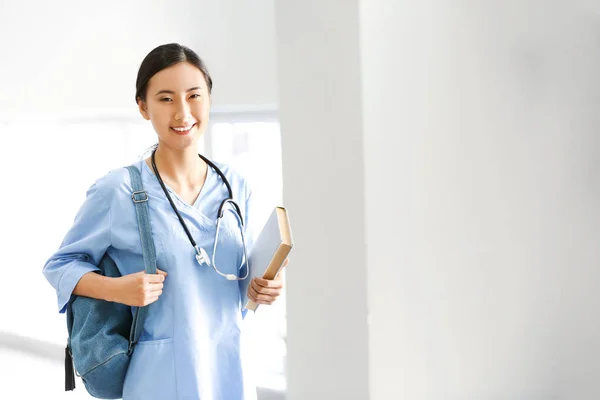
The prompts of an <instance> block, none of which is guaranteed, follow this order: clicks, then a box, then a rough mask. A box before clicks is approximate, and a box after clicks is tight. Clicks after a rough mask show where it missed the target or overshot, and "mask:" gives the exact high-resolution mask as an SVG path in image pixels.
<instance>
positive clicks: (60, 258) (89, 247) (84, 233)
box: [43, 182, 111, 313]
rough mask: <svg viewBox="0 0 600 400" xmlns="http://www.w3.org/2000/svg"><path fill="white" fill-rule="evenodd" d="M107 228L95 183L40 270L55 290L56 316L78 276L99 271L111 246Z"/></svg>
mask: <svg viewBox="0 0 600 400" xmlns="http://www.w3.org/2000/svg"><path fill="white" fill-rule="evenodd" d="M110 227H111V215H110V203H109V202H107V201H106V199H105V196H103V195H102V193H101V190H100V188H99V185H98V183H97V182H96V183H94V184H93V185H92V186H91V187H90V189H89V190H88V191H87V194H86V200H85V202H84V203H83V205H82V206H81V208H80V209H79V211H78V213H77V216H76V217H75V221H74V223H73V225H72V226H71V228H70V229H69V231H68V232H67V234H66V236H65V237H64V239H63V242H62V243H61V245H60V247H59V249H58V251H57V252H56V253H55V254H53V255H52V256H51V257H50V258H49V259H48V261H47V262H46V264H45V265H44V268H43V273H44V276H45V277H46V279H47V280H48V282H50V284H51V285H52V286H53V287H54V289H55V290H56V294H57V297H58V310H59V312H60V313H64V312H65V311H66V306H67V303H68V302H69V299H70V298H71V295H72V293H73V289H75V286H76V285H77V283H78V282H79V280H80V279H81V277H82V276H83V275H85V274H87V273H88V272H93V271H99V268H98V267H97V265H98V264H99V263H100V260H101V259H102V256H103V255H104V253H106V250H107V249H108V247H109V246H110V244H111V239H110Z"/></svg>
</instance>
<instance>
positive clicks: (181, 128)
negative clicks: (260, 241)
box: [44, 44, 283, 400]
mask: <svg viewBox="0 0 600 400" xmlns="http://www.w3.org/2000/svg"><path fill="white" fill-rule="evenodd" d="M136 89H137V91H136V102H137V104H138V107H139V111H140V113H141V115H142V116H143V117H144V118H145V119H146V120H149V121H151V123H152V126H153V127H154V130H155V131H156V134H157V135H158V145H157V146H156V148H155V149H154V150H153V152H152V155H151V156H150V157H148V159H146V160H142V161H139V162H138V163H137V164H136V166H137V168H138V169H139V170H140V171H141V174H142V182H143V185H144V188H145V190H146V192H147V194H148V198H149V201H148V203H147V204H148V207H149V215H150V221H151V227H152V234H153V237H154V244H155V247H156V253H157V265H158V267H159V271H158V274H156V275H150V274H145V272H144V271H143V270H144V264H143V259H142V252H141V247H140V237H139V230H138V225H137V217H136V213H135V209H134V204H133V201H132V198H131V193H132V189H131V181H130V177H129V173H128V171H127V170H126V169H125V168H120V169H117V170H114V171H111V172H110V173H109V174H107V175H106V176H104V177H102V178H100V179H98V180H97V181H96V182H95V183H94V184H93V185H92V186H91V188H90V189H89V190H88V193H87V198H86V200H85V202H84V204H83V206H82V207H81V209H80V210H79V212H78V214H77V217H76V219H75V222H74V224H73V226H72V227H71V229H70V230H69V231H68V233H67V235H66V237H65V238H64V241H63V243H62V244H61V246H60V248H59V250H58V251H57V252H56V253H55V254H54V255H53V256H52V257H50V259H49V260H48V262H47V263H46V265H45V266H44V275H45V276H46V278H47V279H48V281H49V282H50V283H51V284H52V286H53V287H54V288H55V289H56V291H57V296H58V308H59V310H60V312H64V311H65V309H66V305H67V303H68V301H69V299H70V298H71V295H73V294H74V295H79V296H87V297H92V298H97V299H103V300H107V301H113V302H118V303H123V304H127V305H130V306H145V305H149V312H148V317H147V319H146V321H145V325H144V332H143V333H142V337H141V339H140V342H139V343H138V345H137V346H136V348H135V351H134V353H133V356H132V360H131V364H130V366H129V370H128V373H127V377H126V380H125V386H124V389H123V398H124V399H126V400H129V399H145V400H150V399H161V400H167V399H169V400H170V399H202V400H216V399H226V400H236V399H249V398H255V397H256V391H255V388H254V387H253V385H252V382H250V381H249V379H248V377H247V376H246V374H245V372H244V370H245V368H244V367H243V364H244V363H243V357H242V354H241V351H240V339H241V329H240V328H241V322H242V319H243V310H242V308H243V303H244V302H243V299H244V298H245V293H244V292H245V288H246V287H248V286H249V291H248V293H249V296H250V298H251V299H252V300H254V301H256V302H257V303H259V304H271V303H272V302H273V301H274V300H275V299H277V297H278V296H279V295H280V293H281V290H282V286H283V285H282V281H281V279H279V278H277V279H275V280H273V281H266V280H260V279H258V280H254V281H253V282H251V283H249V284H248V282H247V280H246V282H245V281H244V279H243V278H244V276H245V275H246V268H247V267H246V265H245V263H244V259H245V258H244V242H245V246H246V249H247V252H250V248H251V246H252V236H253V233H254V234H256V232H254V231H253V228H252V227H253V226H256V225H257V224H258V225H260V222H258V223H257V221H256V220H255V219H254V215H253V212H252V210H253V208H252V201H253V195H252V191H251V190H250V188H249V187H248V185H247V184H246V181H245V180H244V179H243V178H242V177H241V176H240V175H238V174H236V173H235V172H234V171H232V170H231V169H230V168H228V167H227V166H226V165H222V164H217V165H214V166H213V165H209V163H208V160H206V159H204V158H203V157H201V156H200V155H199V154H198V153H197V143H198V140H199V139H200V137H201V136H202V135H203V134H204V131H205V130H206V127H207V124H208V119H209V110H210V103H211V90H212V79H211V77H210V74H209V73H208V70H207V68H206V67H205V65H204V63H203V62H202V60H201V59H200V58H199V57H198V55H197V54H196V53H194V52H193V51H192V50H190V49H188V48H187V47H184V46H181V45H179V44H167V45H163V46H159V47H157V48H155V49H154V50H152V51H151V52H150V53H149V54H148V55H147V56H146V58H145V59H144V60H143V62H142V64H141V66H140V69H139V72H138V76H137V82H136ZM219 171H222V173H223V175H224V177H225V178H226V179H223V177H222V176H220V174H219ZM226 181H227V182H228V184H229V186H230V189H231V195H232V196H233V200H234V201H235V203H236V204H237V205H238V206H239V208H240V212H241V215H242V217H243V222H244V225H243V228H242V225H241V224H240V221H239V218H238V216H237V214H236V213H235V210H234V206H232V205H231V204H227V205H226V206H225V213H224V217H223V219H222V221H221V224H220V227H219V233H218V240H217V244H216V247H214V246H213V245H214V241H215V237H216V228H217V227H216V219H217V214H218V209H219V206H220V205H221V203H222V201H223V200H224V199H226V198H228V197H229V196H230V191H229V188H228V186H227V184H226V183H225V182H226ZM178 214H179V215H178ZM180 217H181V220H180ZM186 228H187V229H186ZM242 229H243V233H244V234H245V235H244V236H245V240H243V238H242V234H241V233H242V232H241V231H242ZM194 243H195V246H194ZM213 248H215V249H216V252H213ZM106 252H108V254H109V255H110V256H111V258H112V259H113V260H114V261H115V262H116V264H117V266H118V268H119V271H120V272H121V274H122V276H121V277H118V278H109V277H104V276H102V275H100V274H97V273H95V272H96V271H98V267H97V265H98V263H99V262H100V260H101V258H102V256H103V255H104V254H105V253H106ZM213 261H214V262H213ZM140 271H141V272H140Z"/></svg>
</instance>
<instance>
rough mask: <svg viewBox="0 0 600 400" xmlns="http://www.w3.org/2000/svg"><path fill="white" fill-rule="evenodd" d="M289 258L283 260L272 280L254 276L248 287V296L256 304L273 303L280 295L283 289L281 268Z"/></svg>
mask: <svg viewBox="0 0 600 400" xmlns="http://www.w3.org/2000/svg"><path fill="white" fill-rule="evenodd" d="M288 261H289V260H285V262H284V263H283V266H282V267H281V270H279V273H278V274H277V275H276V276H275V278H274V279H273V280H269V279H262V278H254V280H252V283H250V288H249V289H248V297H249V298H250V300H252V301H253V302H255V303H256V304H273V302H274V301H275V300H277V298H278V297H279V296H280V295H281V292H282V290H283V279H282V276H281V273H282V272H283V268H285V266H286V265H287V264H288Z"/></svg>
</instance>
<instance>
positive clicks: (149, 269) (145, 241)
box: [127, 165, 156, 353]
mask: <svg viewBox="0 0 600 400" xmlns="http://www.w3.org/2000/svg"><path fill="white" fill-rule="evenodd" d="M127 169H128V170H129V175H130V176H131V186H132V188H133V193H132V194H131V199H132V200H133V203H134V205H135V212H136V214H137V220H138V228H139V231H140V240H141V244H142V255H143V257H144V265H145V270H146V273H147V274H156V249H155V248H154V240H153V239H152V227H151V225H150V217H149V215H148V193H146V191H145V190H144V186H143V185H142V175H141V174H140V171H139V170H138V169H137V168H136V167H135V166H134V165H130V166H128V167H127ZM147 315H148V306H144V307H138V308H136V310H135V314H134V317H133V323H132V324H131V332H130V334H129V353H131V352H132V351H133V348H134V347H135V345H136V344H137V342H138V341H139V340H140V336H141V334H142V330H143V329H144V321H145V320H146V316H147Z"/></svg>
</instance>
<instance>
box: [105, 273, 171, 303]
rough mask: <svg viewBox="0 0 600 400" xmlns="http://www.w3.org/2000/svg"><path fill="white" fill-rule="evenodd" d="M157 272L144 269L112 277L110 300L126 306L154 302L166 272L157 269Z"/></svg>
mask: <svg viewBox="0 0 600 400" xmlns="http://www.w3.org/2000/svg"><path fill="white" fill-rule="evenodd" d="M156 271H157V274H146V272H145V271H141V272H136V273H135V274H130V275H124V276H120V277H118V278H114V279H112V281H113V284H112V285H111V286H112V287H111V297H110V301H113V302H115V303H121V304H126V305H128V306H134V307H143V306H147V305H148V304H151V303H154V302H155V301H156V300H158V298H159V297H160V295H161V294H162V290H163V282H164V281H165V277H166V276H167V273H166V272H165V271H161V270H159V269H157V270H156Z"/></svg>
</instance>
